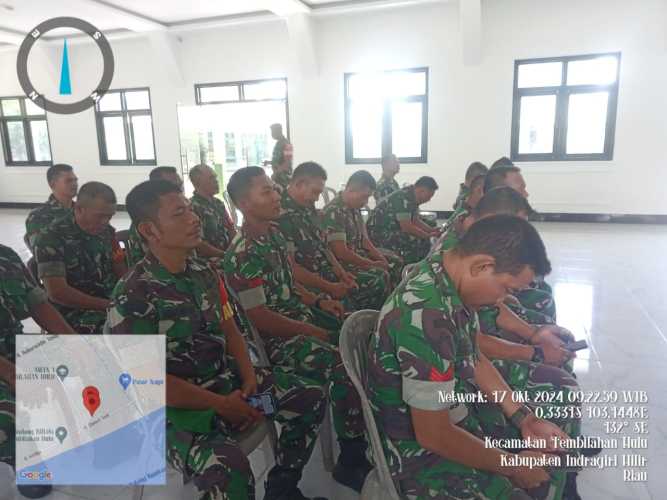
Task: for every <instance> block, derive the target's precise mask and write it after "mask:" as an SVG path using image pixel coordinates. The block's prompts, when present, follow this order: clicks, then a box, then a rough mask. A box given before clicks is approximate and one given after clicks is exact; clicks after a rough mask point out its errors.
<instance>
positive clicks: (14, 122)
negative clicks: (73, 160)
mask: <svg viewBox="0 0 667 500" xmlns="http://www.w3.org/2000/svg"><path fill="white" fill-rule="evenodd" d="M0 135H2V145H3V150H4V152H5V164H6V165H7V166H26V165H29V166H33V165H34V166H45V165H51V164H52V162H51V143H50V141H49V126H48V124H47V123H46V112H45V111H44V110H43V109H42V108H40V107H39V106H37V105H36V104H35V103H33V102H32V101H31V100H30V99H28V98H27V97H3V98H1V99H0Z"/></svg>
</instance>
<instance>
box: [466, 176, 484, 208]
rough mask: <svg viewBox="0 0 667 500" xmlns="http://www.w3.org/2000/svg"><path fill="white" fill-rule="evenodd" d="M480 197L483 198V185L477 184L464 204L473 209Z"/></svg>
mask: <svg viewBox="0 0 667 500" xmlns="http://www.w3.org/2000/svg"><path fill="white" fill-rule="evenodd" d="M482 196H484V184H483V183H481V182H478V183H477V184H476V185H475V187H474V188H473V189H472V191H471V192H470V195H469V196H468V200H467V201H466V203H467V204H468V206H469V207H471V208H475V207H476V206H477V204H478V203H479V200H481V199H482Z"/></svg>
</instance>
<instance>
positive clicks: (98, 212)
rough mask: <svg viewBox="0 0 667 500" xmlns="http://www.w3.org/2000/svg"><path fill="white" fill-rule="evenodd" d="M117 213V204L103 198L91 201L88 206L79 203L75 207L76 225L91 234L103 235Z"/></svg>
mask: <svg viewBox="0 0 667 500" xmlns="http://www.w3.org/2000/svg"><path fill="white" fill-rule="evenodd" d="M115 213H116V204H115V203H109V202H107V201H106V200H104V199H103V198H101V197H100V198H95V199H93V200H91V201H89V202H88V203H86V205H80V204H78V203H77V204H76V205H75V206H74V215H75V217H76V223H77V224H78V225H79V227H80V228H81V229H83V230H84V231H86V232H87V233H90V234H102V232H103V231H104V230H105V229H106V227H107V226H108V225H109V221H111V218H112V217H113V216H114V214H115Z"/></svg>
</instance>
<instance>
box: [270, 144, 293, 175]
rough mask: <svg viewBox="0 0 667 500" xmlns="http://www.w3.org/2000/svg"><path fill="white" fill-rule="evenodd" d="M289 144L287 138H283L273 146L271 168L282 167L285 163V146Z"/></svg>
mask: <svg viewBox="0 0 667 500" xmlns="http://www.w3.org/2000/svg"><path fill="white" fill-rule="evenodd" d="M288 144H289V141H288V140H287V138H286V137H281V138H280V139H278V140H277V141H276V144H275V145H274V146H273V154H272V155H271V166H272V167H273V168H275V167H277V166H279V165H282V164H283V162H284V161H285V146H287V145H288Z"/></svg>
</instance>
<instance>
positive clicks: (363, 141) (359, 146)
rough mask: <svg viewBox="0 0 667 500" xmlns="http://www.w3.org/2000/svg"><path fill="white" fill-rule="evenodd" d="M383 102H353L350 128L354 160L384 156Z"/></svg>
mask: <svg viewBox="0 0 667 500" xmlns="http://www.w3.org/2000/svg"><path fill="white" fill-rule="evenodd" d="M382 114H383V104H382V101H377V100H371V101H353V102H352V104H351V105H350V128H351V134H352V151H353V154H354V158H380V157H381V156H382Z"/></svg>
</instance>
